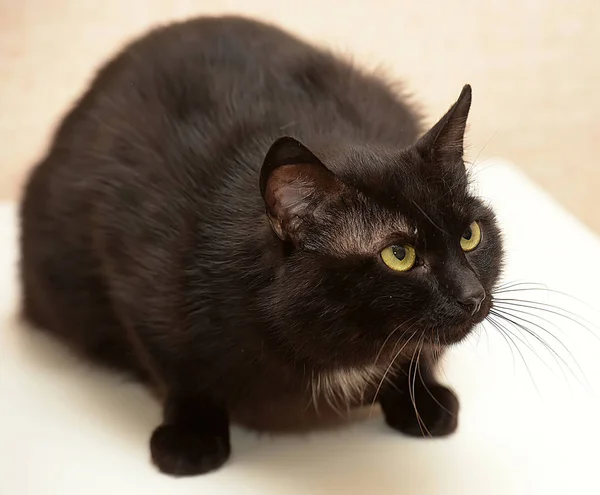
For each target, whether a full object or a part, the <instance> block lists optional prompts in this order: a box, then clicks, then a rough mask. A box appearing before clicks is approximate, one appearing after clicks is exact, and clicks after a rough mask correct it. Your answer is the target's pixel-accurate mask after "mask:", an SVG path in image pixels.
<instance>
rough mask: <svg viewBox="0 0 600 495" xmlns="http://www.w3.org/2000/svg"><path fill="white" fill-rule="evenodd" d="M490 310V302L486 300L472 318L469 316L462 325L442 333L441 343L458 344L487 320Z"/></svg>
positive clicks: (451, 327)
mask: <svg viewBox="0 0 600 495" xmlns="http://www.w3.org/2000/svg"><path fill="white" fill-rule="evenodd" d="M491 309H492V301H491V298H489V299H486V300H485V301H484V302H483V304H482V305H481V307H480V308H479V310H478V311H477V312H476V313H475V314H474V315H473V316H470V317H469V318H468V319H467V320H465V321H464V323H461V324H458V325H451V326H450V327H449V328H448V329H447V331H445V332H444V335H443V338H442V341H443V342H444V343H447V344H456V343H458V342H460V341H461V340H463V339H464V338H465V337H466V336H467V335H469V334H470V333H471V331H472V330H473V329H474V328H475V327H476V326H477V325H478V324H480V323H481V322H483V321H484V320H485V319H486V318H487V316H488V314H489V313H490V310H491Z"/></svg>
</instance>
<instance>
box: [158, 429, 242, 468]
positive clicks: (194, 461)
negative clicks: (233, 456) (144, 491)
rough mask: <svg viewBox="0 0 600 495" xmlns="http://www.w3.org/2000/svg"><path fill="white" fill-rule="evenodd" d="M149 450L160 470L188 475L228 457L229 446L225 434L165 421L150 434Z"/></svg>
mask: <svg viewBox="0 0 600 495" xmlns="http://www.w3.org/2000/svg"><path fill="white" fill-rule="evenodd" d="M150 452H151V454H152V460H153V461H154V464H156V466H157V467H158V469H160V470H161V471H162V472H163V473H167V474H170V475H173V476H191V475H195V474H203V473H207V472H209V471H214V470H215V469H218V468H219V467H221V466H222V465H223V463H224V462H225V461H226V460H227V459H228V458H229V454H230V452H231V447H230V444H229V435H228V434H221V435H219V434H216V433H215V432H207V431H200V430H196V429H191V428H189V427H186V426H183V425H177V424H173V425H170V424H166V425H161V426H159V427H158V428H156V430H154V432H153V433H152V438H151V439H150Z"/></svg>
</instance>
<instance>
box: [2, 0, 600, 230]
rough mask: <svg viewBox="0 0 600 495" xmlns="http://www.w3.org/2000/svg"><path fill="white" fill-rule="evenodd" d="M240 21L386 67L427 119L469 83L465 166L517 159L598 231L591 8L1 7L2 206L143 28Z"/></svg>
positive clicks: (394, 0) (64, 3)
mask: <svg viewBox="0 0 600 495" xmlns="http://www.w3.org/2000/svg"><path fill="white" fill-rule="evenodd" d="M223 12H236V13H245V14H247V15H252V16H256V17H260V18H263V19H269V20H272V21H275V22H277V23H278V24H280V25H282V26H285V27H288V28H289V29H291V30H292V31H294V32H296V33H298V34H300V35H302V36H303V37H305V38H308V39H310V40H313V41H315V42H319V43H323V44H325V45H328V46H331V47H334V48H337V49H339V50H340V51H342V52H343V53H346V54H351V55H352V56H353V57H354V58H355V59H356V60H357V61H358V62H360V63H362V64H367V65H370V66H375V65H377V66H383V67H385V68H387V70H388V72H389V73H390V74H391V75H392V76H394V77H396V78H401V79H402V80H403V81H405V87H406V89H407V90H408V91H410V92H412V93H414V95H415V96H416V99H417V100H418V101H419V102H421V103H422V107H423V110H424V112H425V114H426V115H428V116H429V117H430V118H431V120H432V121H433V120H435V119H437V118H438V117H439V116H440V115H441V114H442V112H443V111H445V110H446V108H447V107H448V106H449V105H450V104H451V103H452V102H453V100H454V99H455V98H456V96H457V95H458V93H459V91H460V88H461V87H462V85H463V84H464V83H465V82H470V83H471V84H472V85H473V91H474V103H473V109H472V114H471V119H470V132H469V142H470V149H469V158H470V159H472V160H475V158H476V161H477V162H478V163H479V164H480V165H479V166H481V167H485V163H486V162H485V159H486V158H487V157H490V156H495V155H500V156H503V157H506V158H509V159H511V160H513V161H514V162H515V163H517V164H518V165H519V167H520V168H521V169H523V170H524V171H525V172H526V173H527V174H528V175H530V176H531V177H532V178H534V179H535V180H536V181H537V182H538V183H540V184H541V185H542V186H544V187H545V188H546V189H547V190H548V191H550V192H551V194H553V195H554V196H555V197H556V198H557V199H558V200H559V201H561V202H562V203H563V204H564V205H566V206H567V207H568V208H569V209H570V210H571V211H573V212H574V213H576V214H577V215H578V216H579V217H580V218H581V219H583V220H584V221H585V222H587V223H588V224H589V225H590V226H592V227H593V228H595V229H596V231H598V232H600V163H598V162H599V161H600V157H599V156H598V155H599V153H600V54H599V53H598V52H599V51H600V2H598V1H596V0H575V1H569V2H567V1H551V0H498V1H495V0H494V1H475V0H438V1H426V0H424V1H420V2H415V1H414V0H411V1H405V0H367V1H345V2H342V1H331V0H330V1H328V0H302V1H296V2H282V1H281V0H237V1H235V0H231V1H218V0H196V1H183V0H179V1H175V0H173V1H168V0H149V1H139V0H137V1H136V0H128V1H126V2H123V1H119V0H102V1H88V0H79V1H76V0H71V1H70V0H53V1H44V0H38V1H36V0H19V1H15V0H0V150H1V151H0V153H1V157H2V160H1V162H0V198H11V197H17V196H18V194H19V190H20V186H21V184H22V181H23V178H24V176H25V174H26V173H27V170H28V169H29V168H30V167H31V166H32V164H33V163H34V162H35V160H36V159H37V158H38V157H39V156H40V155H41V153H42V152H43V149H44V147H45V146H46V144H47V140H48V138H49V135H50V132H51V130H52V129H53V127H54V126H55V124H56V123H57V120H58V119H59V117H60V116H61V115H62V114H63V113H64V112H65V110H66V109H67V107H68V106H69V104H70V103H71V102H72V101H73V100H74V98H75V97H77V95H79V94H80V93H81V91H82V90H83V88H84V87H85V86H86V84H87V83H88V82H89V80H90V77H91V75H92V73H93V71H94V69H95V68H97V67H98V65H99V64H100V63H101V62H102V61H103V60H105V59H106V58H107V57H108V56H110V55H111V54H112V53H113V52H114V51H115V50H117V49H118V48H119V47H120V46H121V45H122V44H123V43H124V42H125V41H126V40H128V39H131V38H132V37H133V36H136V35H137V34H139V33H141V32H143V31H144V30H145V29H147V28H148V27H149V26H153V25H156V24H158V23H166V22H168V21H170V20H173V19H183V18H186V17H189V16H192V15H200V14H206V13H210V14H217V13H223Z"/></svg>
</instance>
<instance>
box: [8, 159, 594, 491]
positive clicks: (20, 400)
mask: <svg viewBox="0 0 600 495" xmlns="http://www.w3.org/2000/svg"><path fill="white" fill-rule="evenodd" d="M475 177H476V179H477V180H478V181H479V182H480V187H479V189H480V191H481V194H482V195H483V196H484V197H486V198H489V199H490V201H491V202H492V204H493V205H494V206H495V208H496V210H497V212H498V214H499V217H500V221H501V223H502V225H503V227H504V232H505V236H506V247H507V253H508V255H509V263H508V266H507V270H506V277H505V278H506V280H514V279H519V280H526V281H536V282H544V283H546V284H548V286H549V287H552V288H554V289H557V290H561V291H564V292H567V293H569V294H571V295H573V296H576V297H578V298H580V299H582V300H585V301H587V305H585V304H583V303H581V302H577V301H576V300H573V299H570V298H567V297H558V296H556V297H554V296H552V297H551V296H549V295H544V294H542V296H541V298H542V299H541V300H544V301H550V302H553V303H557V304H560V305H561V306H562V307H564V308H567V309H570V310H572V311H575V312H577V313H578V314H580V315H584V316H585V317H586V318H587V319H588V320H593V321H591V322H590V323H588V324H587V326H588V327H590V328H591V332H588V331H587V330H585V329H583V328H581V327H579V326H577V325H574V324H567V323H568V322H567V321H566V320H564V319H561V318H558V317H556V318H553V320H554V321H556V324H557V325H558V327H559V329H558V330H557V329H554V328H553V327H552V326H551V325H547V328H548V329H550V330H552V331H554V332H555V333H556V334H557V335H558V336H560V338H561V339H562V340H563V341H564V342H565V344H566V345H567V346H568V348H569V350H570V351H571V353H572V354H573V355H574V356H575V358H576V360H577V363H578V364H579V366H580V367H581V368H582V370H583V374H584V375H585V378H586V379H587V381H588V382H589V385H586V384H585V383H584V384H581V383H580V381H581V382H583V379H580V381H578V380H577V379H576V378H575V376H574V375H577V376H580V375H581V373H580V372H579V371H578V369H577V366H576V365H575V364H574V363H573V361H572V360H570V359H571V358H570V357H569V355H568V354H567V353H566V351H564V350H561V347H560V345H559V344H557V343H556V342H555V341H554V343H553V348H554V349H555V350H556V351H557V352H559V353H560V354H561V355H562V356H563V357H564V359H565V360H566V361H567V362H569V363H570V366H571V368H572V370H573V372H572V373H571V372H570V371H569V370H568V368H567V367H566V365H565V364H564V363H563V365H562V370H564V374H563V371H561V367H560V366H559V365H558V364H557V361H556V360H554V359H553V358H552V356H551V355H550V354H549V353H548V352H545V351H544V350H543V348H541V346H540V345H539V344H537V343H536V342H535V341H533V340H530V341H529V342H530V346H531V347H532V348H533V350H535V351H536V352H537V353H538V354H539V355H540V357H541V358H542V360H540V359H538V358H537V357H536V356H534V355H533V354H532V352H531V351H530V350H529V349H527V347H526V346H525V345H524V344H521V345H520V348H521V352H522V353H523V355H524V357H525V360H526V362H527V365H528V367H529V371H530V373H531V376H530V374H529V373H528V371H527V369H526V368H525V366H524V365H523V363H522V362H521V358H520V356H519V354H518V352H516V351H513V353H514V359H513V353H511V351H509V349H508V347H507V344H506V342H505V341H504V339H503V337H502V336H501V335H499V333H498V332H497V331H495V330H494V329H493V328H492V327H489V326H488V327H487V329H486V331H485V332H480V333H481V334H482V336H481V337H480V338H479V337H477V336H474V337H472V338H470V339H469V340H468V341H467V342H465V343H464V344H461V345H460V346H458V347H457V348H455V349H453V350H452V352H451V354H450V355H449V356H448V359H447V362H446V365H445V367H444V370H445V373H444V374H445V378H447V380H448V382H449V383H450V384H451V386H452V387H453V388H454V389H455V390H456V391H457V393H458V395H459V397H460V399H461V404H462V410H461V418H460V426H459V430H458V432H457V433H456V434H455V435H454V436H452V437H450V438H449V439H447V440H433V441H432V440H418V439H409V438H406V437H403V436H401V435H399V434H397V433H395V432H393V431H392V430H389V429H387V428H386V427H385V426H384V425H383V424H382V420H381V418H379V417H375V418H372V419H371V420H370V421H368V422H366V423H363V424H360V425H354V426H351V427H349V428H347V429H342V430H338V431H335V432H330V433H319V434H312V435H309V436H302V437H278V438H271V437H267V436H265V437H261V438H259V437H257V436H256V435H254V434H252V433H247V432H243V431H241V430H239V429H235V430H234V432H233V439H232V441H233V457H232V459H231V460H230V462H229V463H228V464H227V465H226V466H225V467H224V468H223V469H221V470H220V471H218V472H216V473H214V474H211V475H208V476H204V477H195V478H187V479H173V478H170V477H167V476H164V475H161V474H159V473H158V472H156V470H155V469H154V467H153V466H152V465H151V463H150V462H149V458H148V438H149V435H150V432H151V431H152V429H153V428H154V427H155V426H156V425H157V424H158V422H159V419H160V410H159V406H158V404H157V403H156V402H155V401H154V400H153V398H152V397H151V396H150V395H149V394H148V393H147V392H146V391H145V390H144V389H143V388H141V387H139V386H138V385H136V384H133V383H124V382H123V379H122V378H120V377H117V376H114V375H110V374H107V373H104V372H102V371H99V370H97V369H94V368H92V367H90V366H88V365H86V364H84V363H81V362H79V361H78V360H77V359H75V358H73V357H72V356H70V355H68V353H67V352H65V350H64V349H63V348H62V347H61V346H60V345H57V344H56V343H55V342H52V341H50V340H49V339H48V338H46V337H44V336H43V335H41V334H38V333H32V332H31V331H30V329H28V328H26V327H25V325H23V324H22V323H20V322H18V321H17V319H16V308H17V302H18V296H19V293H18V288H17V286H16V283H15V263H16V254H17V253H16V245H15V241H16V236H17V231H16V222H15V218H14V206H12V205H8V204H5V205H1V206H0V325H1V326H0V332H1V333H0V353H1V354H0V401H1V404H0V492H1V493H2V494H5V495H13V494H14V495H25V494H36V495H45V494H60V495H70V494H78V495H79V494H82V493H83V494H86V495H94V494H102V495H106V494H111V495H113V494H121V493H127V494H131V493H135V494H138V493H140V494H142V493H143V494H163V493H164V494H169V495H173V494H183V493H185V494H187V493H189V494H206V493H210V494H224V493H235V494H261V495H264V494H277V495H285V494H299V495H300V494H302V495H306V494H335V493H343V494H355V493H356V494H361V493H369V494H370V493H376V494H419V495H428V494H436V495H438V494H446V493H447V494H453V495H455V494H460V495H469V494H477V495H482V494H485V495H488V494H496V493H497V494H504V495H505V494H520V493H527V494H532V493H544V494H550V493H561V494H565V493H568V494H575V493H577V494H581V493H595V494H597V493H600V485H599V483H598V481H597V474H598V460H599V454H598V448H599V445H600V401H599V398H598V397H599V395H600V359H599V357H600V340H599V339H598V337H597V334H598V333H599V330H598V327H600V313H599V312H598V308H599V307H600V304H599V299H600V293H599V291H598V283H597V281H598V280H600V261H599V260H600V242H599V240H598V238H597V237H595V236H594V235H592V234H591V233H590V232H589V231H587V230H586V229H585V228H583V227H582V226H581V225H580V224H579V223H578V222H577V221H576V220H575V219H574V218H572V217H571V216H570V215H568V214H566V213H565V212H564V211H563V210H562V209H561V208H559V207H558V206H557V205H556V204H555V203H554V202H553V201H552V200H551V199H549V198H548V197H547V196H546V195H544V194H543V193H542V192H540V191H539V190H538V189H537V188H536V187H535V186H533V185H532V184H531V183H530V182H529V181H528V180H527V179H525V178H524V177H523V176H522V175H521V174H520V173H518V172H516V171H515V170H514V169H513V168H511V167H510V166H507V165H506V164H504V163H503V162H501V161H499V160H490V161H488V162H486V163H485V164H484V165H482V166H480V167H478V168H477V170H476V173H475ZM535 294H536V293H535V292H530V293H527V292H524V293H521V294H519V296H526V297H533V296H534V295H535ZM513 295H517V294H516V293H514V294H513ZM594 308H595V309H594ZM550 316H552V315H550ZM593 325H595V327H593ZM592 332H595V333H596V335H593V334H592ZM539 333H540V335H543V333H542V332H541V331H540V332H539ZM545 337H546V338H547V340H548V342H549V343H552V342H553V341H552V338H551V337H548V336H547V335H545ZM565 375H566V376H565ZM532 377H533V381H534V382H535V386H534V385H533V382H532ZM536 387H537V389H536Z"/></svg>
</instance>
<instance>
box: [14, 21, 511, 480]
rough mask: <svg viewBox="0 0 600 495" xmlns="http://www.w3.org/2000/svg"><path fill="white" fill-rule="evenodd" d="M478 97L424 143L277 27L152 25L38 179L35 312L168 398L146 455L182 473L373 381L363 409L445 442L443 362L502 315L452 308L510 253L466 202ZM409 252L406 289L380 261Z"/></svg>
mask: <svg viewBox="0 0 600 495" xmlns="http://www.w3.org/2000/svg"><path fill="white" fill-rule="evenodd" d="M470 102H471V92H470V88H469V87H465V89H464V90H463V93H462V94H461V97H460V98H459V100H458V102H457V103H456V104H455V105H454V106H453V107H452V108H451V109H450V111H449V112H448V113H447V114H446V115H445V116H444V117H443V118H442V120H441V121H440V122H439V123H438V124H436V126H435V127H434V128H433V129H431V130H430V131H429V132H428V133H427V134H425V136H424V137H422V138H421V139H420V140H419V135H420V134H421V128H420V123H419V119H418V117H417V116H416V114H415V112H414V111H413V110H411V108H410V107H409V106H408V105H407V103H406V102H404V101H403V100H402V99H400V98H399V96H398V95H396V94H395V93H394V92H393V91H392V90H391V89H390V88H389V87H388V86H387V85H386V83H384V82H383V81H382V80H381V79H380V78H378V77H376V76H372V75H367V74H364V73H362V72H361V71H359V70H357V69H356V68H353V67H352V66H351V65H350V64H348V63H346V62H344V61H342V60H340V59H338V58H336V57H334V56H332V55H331V54H329V53H327V52H325V51H322V50H318V49H316V48H314V47H311V46H310V45H308V44H306V43H303V42H301V41H299V40H297V39H296V38H294V37H292V36H290V35H288V34H286V33H284V32H282V31H280V30H278V29H276V28H274V27H270V26H267V25H264V24H260V23H257V22H252V21H249V20H244V19H240V18H233V17H226V18H203V19H197V20H193V21H189V22H185V23H181V24H176V25H172V26H168V27H166V28H162V29H158V30H156V31H154V32H152V33H150V34H149V35H148V36H146V37H144V38H142V39H140V40H139V41H136V42H134V43H133V44H131V45H130V46H128V47H127V48H126V49H125V50H124V51H123V52H122V53H121V54H120V55H118V56H117V57H116V58H115V59H113V60H112V61H111V62H110V63H108V65H106V66H105V67H104V68H103V69H102V70H101V71H100V73H99V74H98V75H97V77H96V79H95V81H94V82H93V84H92V86H91V88H90V89H89V90H88V91H87V92H86V94H85V95H84V96H83V98H82V99H81V100H80V101H79V102H78V103H77V105H76V106H75V108H74V109H73V110H72V111H71V112H70V113H69V114H68V115H67V116H66V118H65V119H64V121H63V123H62V125H61V126H60V128H59V129H58V131H57V133H56V136H55V138H54V141H53V143H52V145H51V147H50V150H49V152H48V154H47V156H46V157H45V158H44V160H43V161H42V162H41V163H40V164H39V165H38V166H37V167H36V168H35V170H34V172H33V174H32V176H31V178H30V180H29V182H28V184H27V188H26V191H25V197H24V200H23V204H22V239H21V249H22V279H23V290H24V313H25V315H26V317H27V318H28V319H30V320H31V321H32V322H34V323H36V324H38V325H39V326H41V327H44V328H45V329H47V330H48V331H49V332H52V333H53V334H56V335H58V336H60V337H62V338H63V339H64V340H66V341H67V342H68V343H69V344H70V345H72V346H74V347H75V348H76V349H78V350H79V351H81V352H83V353H85V354H86V355H87V356H89V357H90V358H93V359H95V360H97V361H99V362H102V363H105V364H109V365H111V366H113V367H117V368H119V369H123V370H127V371H128V372H132V373H135V374H136V375H137V376H139V377H140V379H143V380H146V381H148V382H149V383H150V384H152V385H153V386H154V387H156V388H157V389H158V390H159V391H161V392H162V393H163V397H164V400H165V416H164V423H163V425H162V426H160V427H159V428H158V429H157V430H156V431H155V432H154V434H153V436H152V440H151V451H152V456H153V459H154V462H155V463H156V464H157V465H158V467H159V468H160V469H161V470H163V471H165V472H168V473H171V474H175V475H186V474H194V473H201V472H206V471H209V470H212V469H215V468H217V467H219V466H220V465H221V464H222V463H223V462H224V461H225V460H226V459H227V457H228V455H229V451H230V446H229V420H230V418H232V419H233V420H237V421H240V422H242V423H244V424H247V425H250V426H253V427H256V428H279V427H282V428H287V427H298V426H300V425H302V426H307V425H312V422H311V420H316V421H317V422H318V423H320V424H325V423H327V417H328V412H329V413H335V411H334V410H335V409H336V408H335V407H334V404H332V403H331V397H326V396H327V394H328V392H327V391H326V390H322V389H319V388H318V387H317V389H315V387H314V380H315V379H318V378H319V377H321V376H334V375H335V374H336V373H338V374H340V373H342V374H343V373H344V372H345V371H353V372H357V373H360V372H361V370H364V369H365V368H368V367H373V366H375V367H378V368H377V369H378V370H379V372H378V373H376V375H377V376H376V379H375V380H374V381H373V383H371V384H370V386H369V387H368V390H365V391H362V392H364V393H361V397H362V399H361V400H362V401H363V402H369V401H370V400H375V399H377V400H379V401H380V402H381V404H382V407H383V410H384V413H385V415H386V419H387V422H388V423H389V424H390V425H391V426H393V427H395V428H397V429H399V430H401V431H404V432H406V433H409V434H421V433H423V432H424V430H423V428H425V430H428V432H429V433H431V434H432V435H445V434H448V433H450V432H451V431H453V430H454V428H455V427H456V421H457V417H456V414H457V412H458V402H457V400H456V397H454V395H453V394H452V392H450V391H449V390H448V389H446V388H444V387H442V386H441V385H438V384H437V383H436V382H435V379H434V378H433V374H432V373H433V370H432V367H433V365H434V364H435V361H436V359H437V356H438V355H439V354H440V353H441V352H442V351H443V348H444V347H445V346H446V345H447V344H450V343H452V342H456V341H458V340H460V339H461V338H462V337H463V336H465V335H466V334H467V333H468V332H469V331H470V330H471V328H472V327H473V325H474V324H475V323H477V322H479V321H481V320H482V319H483V318H484V317H485V315H486V314H487V312H488V310H489V307H490V304H491V301H490V299H491V298H489V297H488V298H487V299H486V300H484V301H483V305H482V307H481V309H479V310H478V311H477V312H476V313H475V314H474V315H471V311H470V310H465V309H466V306H465V305H464V304H460V303H459V301H461V300H463V299H464V298H465V297H468V296H469V294H470V293H472V292H473V291H476V292H477V291H479V293H480V294H481V293H482V291H483V290H485V291H486V293H487V294H489V293H490V291H491V289H492V287H493V285H494V284H495V282H496V280H497V277H498V274H499V270H500V261H501V256H502V252H501V244H500V239H499V234H498V228H497V227H496V223H495V220H494V216H493V214H492V212H491V211H490V209H489V208H488V207H486V206H485V205H484V204H483V203H482V202H481V201H480V200H479V199H476V198H475V197H473V196H472V195H471V194H470V193H469V191H468V180H467V174H466V172H465V168H464V164H463V161H462V149H463V148H462V140H463V134H464V128H465V122H466V118H467V114H468V110H469V106H470ZM284 136H293V138H286V137H284ZM282 137H283V138H282ZM279 138H282V139H279ZM263 164H264V165H263ZM261 168H262V172H261ZM474 220H477V221H479V222H480V225H481V227H482V231H483V240H482V242H481V245H480V246H479V247H478V248H477V249H476V250H474V251H472V252H469V253H464V252H463V251H462V250H461V248H460V238H461V235H462V234H463V232H464V231H465V229H466V228H467V227H468V226H469V225H470V223H471V222H473V221H474ZM399 225H401V226H403V227H398V226H399ZM398 243H400V244H404V243H411V244H413V245H414V246H415V249H416V252H417V256H418V260H417V264H416V266H415V267H414V268H413V269H412V270H410V271H408V272H406V273H398V272H393V271H392V270H390V269H389V268H387V267H386V266H385V265H384V263H383V262H382V260H381V258H380V256H379V252H380V251H381V250H382V249H383V248H385V247H386V246H388V245H390V244H398ZM417 351H418V352H417ZM394 358H395V361H394V364H391V363H392V360H393V359H394ZM417 362H418V364H420V367H419V368H418V369H419V371H420V378H419V379H417V380H416V385H415V386H413V387H409V383H410V382H411V378H412V377H414V376H415V375H414V373H413V371H414V370H415V369H417V368H416V364H417ZM411 363H412V365H411ZM385 371H388V373H387V375H386V378H385V380H384V379H383V374H384V373H383V372H385ZM411 373H412V374H411ZM406 375H408V377H409V379H408V380H407V379H406ZM380 379H381V381H380ZM379 383H381V384H382V386H381V387H378V386H377V385H378V384H379ZM413 383H414V380H413ZM377 389H379V390H378V393H376V390H377ZM413 389H414V390H413ZM427 389H429V392H428V391H427ZM330 392H331V391H330ZM430 392H431V393H430ZM432 397H435V400H434V399H433V398H432ZM361 400H356V401H354V400H353V404H355V405H358V404H359V403H360V402H361ZM311 401H312V402H313V403H314V404H313V405H314V407H307V404H308V403H309V402H311ZM415 407H416V408H417V409H418V410H419V412H420V419H421V422H418V421H417V415H416V414H415ZM319 408H320V412H318V413H317V412H316V411H317V409H319ZM329 416H331V415H329Z"/></svg>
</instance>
